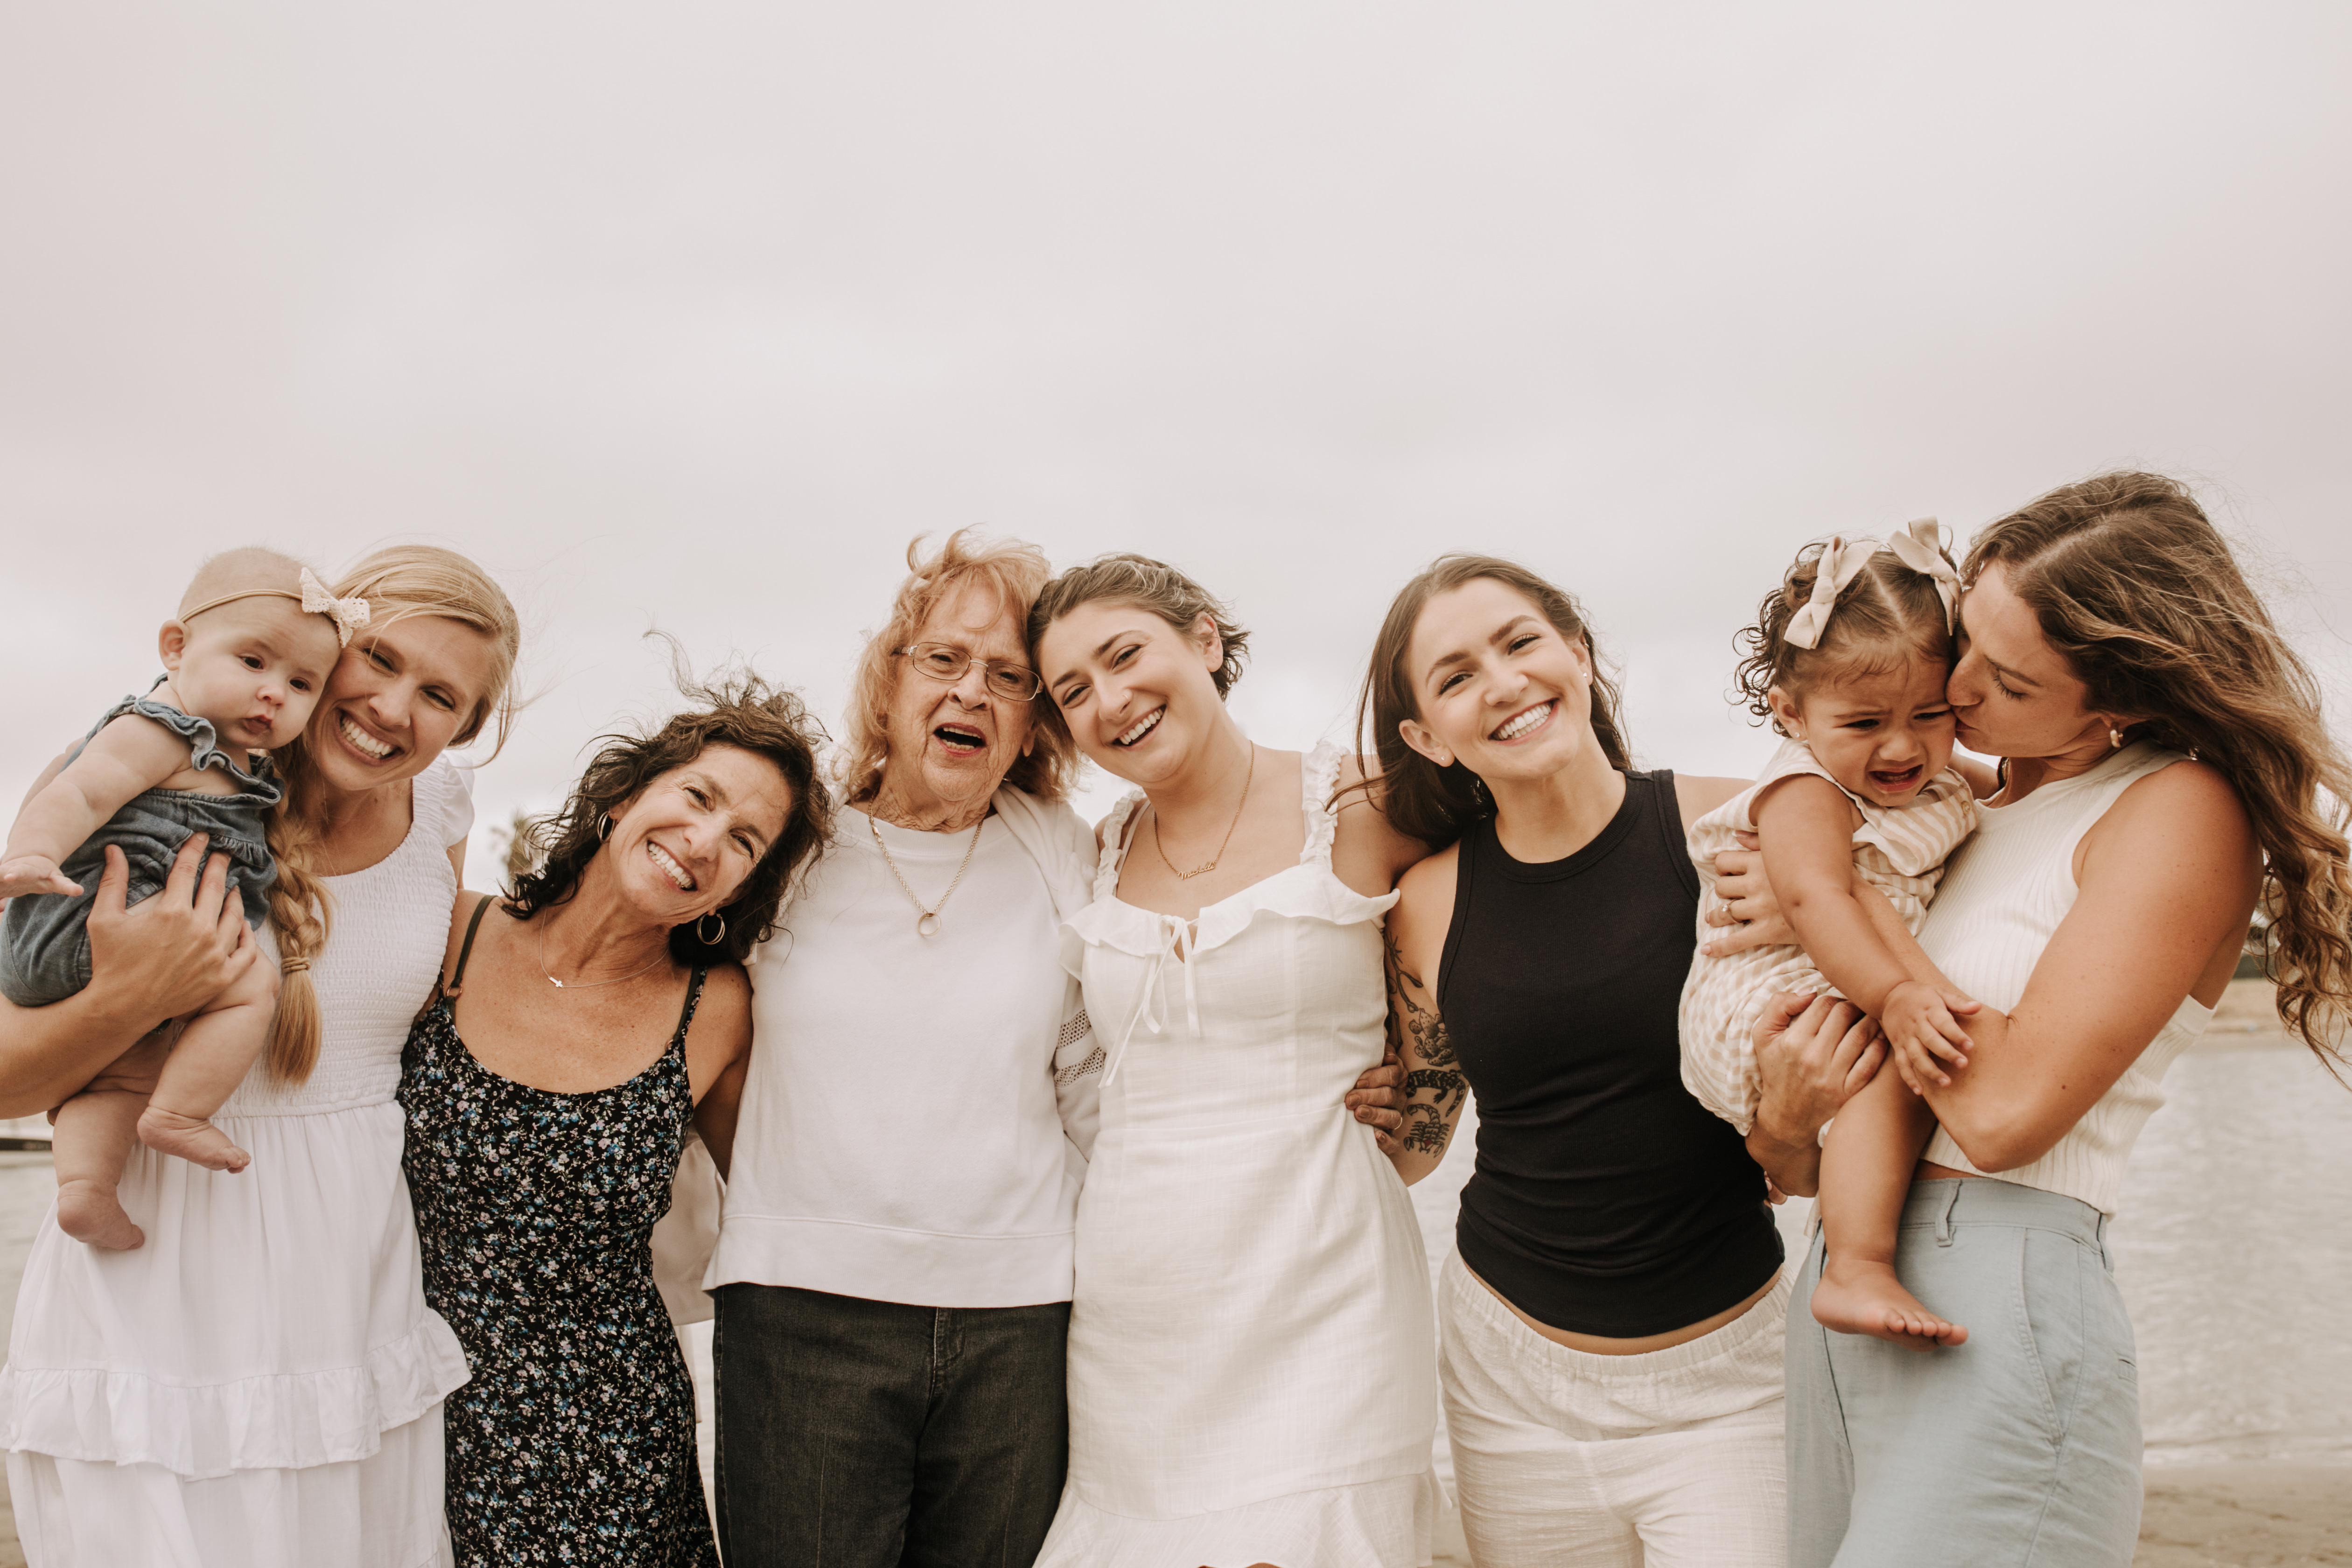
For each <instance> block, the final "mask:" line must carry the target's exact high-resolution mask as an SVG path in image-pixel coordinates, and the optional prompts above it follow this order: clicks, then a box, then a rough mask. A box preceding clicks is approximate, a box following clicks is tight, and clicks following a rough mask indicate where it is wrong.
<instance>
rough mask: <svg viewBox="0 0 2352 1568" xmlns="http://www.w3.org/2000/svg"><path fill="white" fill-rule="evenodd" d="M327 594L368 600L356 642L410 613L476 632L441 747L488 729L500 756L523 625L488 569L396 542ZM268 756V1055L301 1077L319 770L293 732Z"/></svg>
mask: <svg viewBox="0 0 2352 1568" xmlns="http://www.w3.org/2000/svg"><path fill="white" fill-rule="evenodd" d="M333 592H334V595H335V596H336V597H337V598H339V599H340V598H346V597H349V596H350V595H354V594H356V595H359V596H360V597H361V598H363V599H365V600H366V601H367V602H368V609H369V612H370V616H369V621H368V630H366V631H362V632H361V633H359V635H358V637H357V638H356V639H355V640H357V641H359V642H362V643H364V642H365V641H366V640H367V638H368V637H369V636H370V635H371V634H372V633H373V632H379V631H381V630H382V629H383V627H385V626H389V625H391V624H392V623H394V621H403V620H406V619H408V618H409V617H411V616H444V617H446V618H447V619H449V620H453V621H456V622H457V623H459V624H460V625H462V626H471V627H472V628H473V629H474V630H476V631H478V632H479V633H481V635H482V638H483V640H484V641H485V642H487V643H488V644H489V647H490V668H489V679H488V681H487V682H486V683H485V684H484V686H483V689H482V694H481V697H480V699H479V700H478V701H477V702H476V703H475V705H474V710H473V712H472V713H470V714H468V715H467V718H466V721H465V722H464V723H463V724H462V725H460V726H459V727H458V730H457V734H456V735H455V736H454V737H452V738H451V740H450V742H449V743H450V744H451V745H453V746H463V745H466V744H467V743H469V742H472V741H474V740H475V739H477V738H478V737H479V736H480V735H481V734H482V732H483V731H485V730H488V731H489V732H490V735H491V745H490V757H495V756H497V755H498V754H499V750H500V749H501V748H503V747H504V746H505V745H506V743H507V732H508V731H509V729H510V728H511V727H512V725H513V723H514V699H513V694H512V688H513V683H514V667H515V658H516V656H517V654H518V653H520V650H521V647H522V622H521V620H520V617H519V616H516V614H515V608H514V605H511V604H509V602H508V600H507V596H506V595H505V594H504V593H503V592H502V591H500V589H499V585H498V584H496V583H494V582H492V581H491V580H490V577H489V574H488V573H486V572H484V571H483V570H482V569H481V568H480V567H478V566H477V565H475V564H474V563H472V562H471V561H468V560H467V559H466V558H465V557H464V556H462V555H460V554H458V553H457V552H456V551H454V550H444V549H441V548H440V547H439V546H437V545H432V544H395V545H392V546H390V547H389V548H386V549H383V550H379V551H377V552H375V553H373V555H370V556H368V557H367V558H366V559H364V560H362V562H360V563H359V564H357V565H356V566H353V567H352V569H351V570H350V571H349V572H346V573H345V574H343V577H342V580H341V582H339V583H337V584H335V585H334V589H333ZM271 760H272V761H273V762H274V763H277V766H278V773H280V774H281V775H282V776H283V777H284V779H285V781H286V798H285V799H284V800H282V801H280V802H279V803H278V809H277V810H276V811H274V812H272V813H271V814H270V817H269V853H270V855H271V856H272V858H275V859H276V860H277V862H278V880H277V881H276V882H275V883H274V884H273V885H272V886H271V888H270V889H269V923H270V924H271V925H272V926H273V927H275V928H276V930H277V932H278V967H279V969H280V970H281V971H282V974H281V977H280V980H279V983H278V1017H277V1021H276V1023H275V1024H273V1025H272V1026H271V1028H270V1036H269V1054H268V1058H267V1060H268V1064H269V1071H270V1074H271V1076H273V1077H275V1078H276V1079H278V1080H279V1081H281V1082H285V1083H300V1082H302V1081H303V1080H304V1079H308V1078H309V1077H310V1069H311V1068H314V1067H316V1066H317V1065H318V1062H319V1041H320V1022H319V995H318V992H317V990H316V989H315V988H314V987H313V986H312V985H311V984H310V963H311V961H312V960H313V959H315V958H316V957H317V956H318V954H319V952H320V950H321V949H322V948H324V947H325V946H326V945H327V929H328V924H329V921H331V919H332V918H333V910H332V908H331V900H330V898H329V896H328V892H327V887H326V884H325V882H324V881H323V880H322V879H321V877H322V871H321V868H320V864H319V841H320V838H321V837H323V836H324V833H325V829H326V820H325V815H324V801H323V800H322V799H321V796H320V788H319V767H318V763H316V762H315V761H314V760H312V758H311V756H310V742H309V740H308V738H307V737H302V736H298V737H296V738H295V739H294V740H293V741H292V742H289V744H287V745H285V746H283V747H281V748H279V749H278V751H277V752H274V753H272V755H271ZM482 760H483V761H484V762H488V760H489V757H485V758H483V759H482Z"/></svg>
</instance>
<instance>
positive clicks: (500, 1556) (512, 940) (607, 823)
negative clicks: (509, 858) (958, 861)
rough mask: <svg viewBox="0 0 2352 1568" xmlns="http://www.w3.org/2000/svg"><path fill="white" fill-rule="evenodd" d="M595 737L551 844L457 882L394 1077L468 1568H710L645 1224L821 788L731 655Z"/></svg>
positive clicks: (716, 1151) (719, 1148)
mask: <svg viewBox="0 0 2352 1568" xmlns="http://www.w3.org/2000/svg"><path fill="white" fill-rule="evenodd" d="M695 695H697V696H698V697H700V698H702V699H704V700H705V701H706V702H707V708H706V710H704V711H700V712H695V713H688V714H682V715H680V716H679V717H677V718H675V719H672V720H671V721H669V722H668V723H667V724H666V725H664V726H663V727H662V728H661V729H660V730H659V731H656V733H655V734H654V735H652V736H651V737H649V738H647V739H646V740H642V741H627V740H624V741H615V742H613V743H612V744H610V745H608V746H607V747H606V748H605V749H604V751H603V752H600V753H599V754H598V755H597V757H596V759H595V760H594V761H593V763H590V764H589V768H588V771H587V773H586V774H585V775H584V776H583V778H582V780H581V782H580V784H579V786H578V787H577V788H576V789H575V790H574V791H573V793H572V798H571V800H570V801H569V802H568V803H567V804H566V805H565V807H564V809H563V810H562V812H561V813H559V814H558V815H557V816H554V817H553V818H551V819H550V820H549V821H548V822H546V823H544V824H542V825H541V830H540V837H541V842H542V844H543V845H544V846H545V847H546V849H547V857H546V862H545V865H544V866H543V868H541V869H540V870H538V871H536V872H533V873H530V874H529V875H527V876H524V877H522V878H520V879H518V881H517V883H516V885H515V887H514V889H512V891H511V893H510V894H509V897H508V898H507V899H506V900H503V901H499V900H490V899H488V898H484V897H481V896H480V895H475V894H467V895H461V896H460V897H459V899H458V900H457V910H456V912H455V915H454V917H453V920H452V922H451V932H450V943H449V949H450V951H449V960H448V965H447V971H446V973H447V975H448V978H447V981H446V984H445V986H444V989H443V994H442V995H441V996H440V998H439V999H438V1000H437V1001H436V1002H435V1004H434V1005H432V1006H431V1007H430V1008H429V1009H427V1011H426V1012H425V1016H423V1017H421V1018H419V1019H418V1020H417V1023H416V1025H415V1028H414V1029H413V1030H411V1032H410V1034H409V1039H408V1051H407V1058H406V1063H405V1067H404V1072H403V1074H402V1078H401V1086H400V1100H401V1103H402V1105H403V1106H404V1107H405V1108H406V1110H407V1115H408V1143H407V1152H406V1155H405V1163H406V1166H407V1170H408V1179H409V1185H410V1187H411V1189H412V1190H413V1191H414V1192H415V1195H416V1211H417V1224H418V1230H419V1234H420V1236H421V1237H422V1239H423V1242H424V1252H425V1298H426V1300H429V1301H431V1302H432V1304H433V1305H434V1307H435V1309H436V1310H438V1311H439V1312H440V1313H441V1314H442V1316H443V1317H445V1318H446V1319H447V1320H448V1322H449V1325H450V1327H452V1328H453V1329H455V1330H456V1331H457V1338H458V1340H459V1342H461V1343H462V1344H463V1345H464V1346H465V1350H466V1357H467V1362H468V1363H469V1364H470V1366H471V1369H472V1373H473V1375H472V1378H471V1380H470V1381H469V1382H468V1383H467V1384H466V1386H465V1388H464V1389H463V1390H461V1391H460V1392H459V1393H458V1394H456V1395H454V1396H452V1398H451V1399H450V1401H449V1409H448V1494H447V1506H448V1520H449V1533H450V1537H451V1541H452V1543H453V1545H454V1547H455V1550H456V1555H457V1562H458V1563H460V1564H462V1565H465V1568H505V1565H506V1564H510V1563H611V1564H629V1565H631V1568H716V1564H717V1563H718V1561H719V1558H718V1551H717V1548H716V1546H715V1544H714V1542H713V1541H712V1538H711V1531H710V1523H709V1515H708V1513H707V1511H706V1510H705V1508H704V1504H703V1498H702V1488H701V1483H700V1480H699V1477H698V1470H697V1468H696V1464H695V1448H694V1425H695V1422H694V1391H693V1385H692V1384H691V1383H690V1382H689V1381H688V1375H687V1370H686V1363H685V1360H684V1357H683V1356H682V1355H681V1354H680V1353H679V1351H678V1344H677V1338H676V1336H675V1335H674V1334H673V1333H672V1331H671V1329H670V1321H669V1316H668V1313H667V1311H666V1310H665V1309H664V1308H663V1305H662V1300H661V1297H660V1294H659V1292H658V1291H657V1289H656V1287H655V1284H654V1278H653V1267H652V1258H651V1253H650V1250H649V1247H648V1241H649V1237H651V1235H652V1232H653V1227H654V1224H655V1222H656V1221H657V1220H658V1219H660V1218H661V1216H662V1215H663V1214H664V1213H665V1212H666V1211H667V1209H668V1207H669V1201H670V1182H671V1175H672V1173H673V1172H674V1171H675V1169H676V1167H677V1157H678V1152H679V1150H680V1148H681V1146H682V1144H683V1142H684V1139H685V1136H686V1131H687V1124H688V1119H689V1118H691V1119H692V1120H693V1121H694V1124H695V1127H696V1129H697V1131H699V1132H700V1133H701V1135H702V1137H703V1139H704V1141H705V1142H706V1143H708V1144H709V1148H710V1152H711V1155H712V1158H713V1159H714V1160H715V1162H716V1163H717V1164H718V1166H719V1171H720V1172H721V1173H724V1172H725V1171H726V1170H727V1168H728V1165H729V1159H730V1153H731V1152H732V1146H733V1142H734V1131H735V1106H736V1100H737V1097H738V1095H739V1094H740V1089H741V1086H742V1078H743V1069H744V1067H745V1065H746V1064H747V1062H748V1061H749V1059H750V1051H751V1011H750V1002H751V988H750V986H749V985H748V984H746V982H745V980H744V977H743V971H742V968H741V967H740V959H741V956H742V954H743V953H744V952H748V951H749V950H750V948H751V945H752V944H753V943H755V942H759V941H760V940H761V939H762V938H763V937H765V936H766V935H767V934H768V932H769V930H770V928H771V927H772V924H773V922H774V920H775V915H776V910H777V908H778V906H779V904H780V903H781V901H782V894H783V889H784V887H785V884H786V881H787V880H788V879H789V878H790V876H791V874H792V872H793V868H794V867H796V866H797V865H798V864H799V863H800V862H801V861H802V860H803V858H806V856H807V855H808V854H809V852H810V851H811V850H812V849H813V848H814V847H815V846H816V845H817V844H818V843H820V842H821V841H822V839H823V837H824V832H825V830H826V818H827V816H828V814H829V811H830V806H829V803H828V802H827V800H826V797H825V795H824V792H823V791H822V790H821V789H820V788H818V787H817V786H816V776H815V775H816V766H815V761H816V760H815V752H814V748H813V746H812V745H811V744H810V740H809V735H810V726H809V724H808V721H807V720H806V717H805V715H804V714H803V711H802V710H801V707H800V704H799V702H798V701H797V700H795V699H794V698H793V697H792V696H791V695H789V694H787V693H783V692H778V691H773V690H771V689H769V688H767V687H766V686H764V685H763V684H761V682H759V681H758V680H757V679H754V678H751V677H744V678H741V679H738V680H736V681H734V682H732V683H731V684H730V685H729V686H727V687H725V688H723V689H709V690H702V691H698V692H697V693H695Z"/></svg>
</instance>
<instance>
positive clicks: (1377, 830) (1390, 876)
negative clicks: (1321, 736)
mask: <svg viewBox="0 0 2352 1568" xmlns="http://www.w3.org/2000/svg"><path fill="white" fill-rule="evenodd" d="M1325 770H1328V771H1325ZM1307 771H1308V773H1309V775H1310V776H1309V781H1308V787H1309V788H1314V787H1317V783H1318V781H1317V780H1316V779H1315V777H1314V776H1313V775H1314V774H1316V773H1318V772H1321V773H1323V781H1324V782H1322V783H1321V784H1320V787H1321V789H1322V792H1323V795H1324V796H1325V797H1326V798H1327V799H1328V800H1329V801H1330V803H1331V805H1332V807H1333V813H1332V815H1333V817H1334V820H1335V826H1334V830H1333V837H1334V838H1335V840H1336V846H1335V852H1336V853H1338V854H1339V855H1343V856H1345V857H1347V858H1349V860H1350V861H1351V862H1353V861H1355V860H1357V859H1358V858H1361V859H1363V860H1364V861H1366V862H1369V863H1370V865H1371V866H1373V867H1376V868H1380V869H1381V870H1382V871H1384V872H1385V880H1386V881H1387V882H1388V883H1389V884H1390V885H1391V886H1392V887H1399V888H1401V887H1402V885H1403V884H1402V882H1401V881H1400V880H1399V879H1400V878H1401V877H1403V876H1407V875H1410V874H1411V872H1412V870H1413V869H1414V868H1416V867H1419V866H1421V865H1425V864H1426V863H1427V862H1428V860H1429V859H1430V858H1431V857H1430V853H1429V846H1428V845H1426V844H1424V843H1423V842H1422V841H1421V840H1420V839H1418V838H1413V837H1409V836H1407V835H1406V834H1404V833H1402V832H1400V831H1399V830H1398V828H1397V826H1396V825H1395V824H1394V823H1392V822H1391V821H1390V820H1389V814H1388V813H1387V812H1385V811H1383V810H1382V809H1381V804H1380V801H1379V800H1378V799H1377V798H1376V795H1377V792H1378V791H1379V788H1380V763H1379V760H1378V759H1377V758H1373V757H1364V756H1359V755H1357V754H1356V753H1354V752H1339V750H1338V749H1337V748H1336V747H1334V746H1332V745H1331V743H1330V742H1324V743H1323V744H1322V745H1320V746H1318V747H1317V748H1316V749H1315V751H1314V752H1313V753H1312V754H1311V755H1309V757H1308V758H1307Z"/></svg>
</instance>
